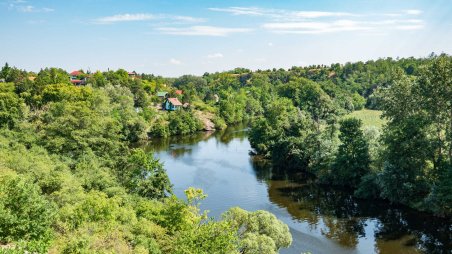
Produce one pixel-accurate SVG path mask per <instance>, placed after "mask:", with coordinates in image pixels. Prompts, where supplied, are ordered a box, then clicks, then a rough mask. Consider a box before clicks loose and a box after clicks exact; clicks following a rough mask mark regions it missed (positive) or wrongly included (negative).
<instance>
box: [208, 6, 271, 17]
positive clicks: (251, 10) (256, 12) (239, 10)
mask: <svg viewBox="0 0 452 254" xmlns="http://www.w3.org/2000/svg"><path fill="white" fill-rule="evenodd" d="M209 10H211V11H217V12H227V13H231V14H232V15H248V16H263V15H266V14H267V12H268V11H266V10H265V9H261V8H256V7H228V8H209Z"/></svg>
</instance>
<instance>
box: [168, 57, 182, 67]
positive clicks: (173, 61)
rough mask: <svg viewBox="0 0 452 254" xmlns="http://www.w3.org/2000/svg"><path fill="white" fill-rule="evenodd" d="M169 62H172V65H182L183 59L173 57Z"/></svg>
mask: <svg viewBox="0 0 452 254" xmlns="http://www.w3.org/2000/svg"><path fill="white" fill-rule="evenodd" d="M169 63H170V64H172V65H180V64H182V61H180V60H177V59H175V58H171V59H170V60H169Z"/></svg>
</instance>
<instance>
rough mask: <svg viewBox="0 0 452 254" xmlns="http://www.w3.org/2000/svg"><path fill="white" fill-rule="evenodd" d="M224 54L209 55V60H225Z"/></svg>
mask: <svg viewBox="0 0 452 254" xmlns="http://www.w3.org/2000/svg"><path fill="white" fill-rule="evenodd" d="M223 57H224V56H223V54H221V53H214V54H209V55H207V58H210V59H213V58H223Z"/></svg>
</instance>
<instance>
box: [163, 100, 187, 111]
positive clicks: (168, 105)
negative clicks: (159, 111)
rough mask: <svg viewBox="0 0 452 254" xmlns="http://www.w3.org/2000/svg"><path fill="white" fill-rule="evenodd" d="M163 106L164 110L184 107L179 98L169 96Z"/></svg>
mask: <svg viewBox="0 0 452 254" xmlns="http://www.w3.org/2000/svg"><path fill="white" fill-rule="evenodd" d="M162 107H163V109H164V110H168V111H175V110H179V109H180V108H181V107H182V103H181V102H180V101H179V100H178V99H177V98H167V99H166V100H165V102H164V103H163V106H162Z"/></svg>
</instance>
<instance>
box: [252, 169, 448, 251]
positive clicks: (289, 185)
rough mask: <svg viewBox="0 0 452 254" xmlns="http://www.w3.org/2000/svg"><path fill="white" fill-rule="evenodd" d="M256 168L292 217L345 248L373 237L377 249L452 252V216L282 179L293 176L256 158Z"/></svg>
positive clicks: (271, 194) (271, 198)
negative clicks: (436, 214)
mask: <svg viewBox="0 0 452 254" xmlns="http://www.w3.org/2000/svg"><path fill="white" fill-rule="evenodd" d="M254 168H255V170H256V176H257V177H258V178H260V180H261V181H266V182H267V183H268V192H269V199H270V201H271V202H273V203H275V204H278V205H279V206H281V207H285V208H287V211H288V212H289V213H290V214H291V215H292V217H293V218H294V219H296V220H298V221H299V222H303V223H307V224H308V225H309V228H310V230H312V231H319V232H320V233H321V234H322V235H323V236H325V237H327V238H329V239H332V240H334V241H336V242H338V243H339V244H341V245H342V246H345V247H347V248H351V249H355V248H356V247H357V245H358V244H359V242H360V239H366V238H369V237H370V238H374V239H375V246H374V247H375V249H374V251H375V252H377V253H419V252H427V253H451V252H450V251H451V250H452V242H451V239H452V233H451V232H452V231H451V230H452V221H451V220H450V218H449V219H442V218H437V217H433V216H430V215H428V214H423V213H420V212H417V211H413V210H411V209H409V208H406V207H400V206H394V205H390V204H388V203H387V202H384V201H368V200H359V199H356V198H354V197H353V195H352V192H350V191H347V190H338V189H332V188H328V187H321V186H318V185H315V184H313V183H310V182H306V181H304V182H303V181H302V182H294V181H289V180H281V179H290V176H288V175H287V173H285V172H280V171H279V170H278V171H279V172H278V171H276V170H273V169H272V168H271V165H269V164H268V163H262V162H259V161H258V162H255V163H254ZM275 171H276V172H275ZM273 179H275V180H273Z"/></svg>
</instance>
